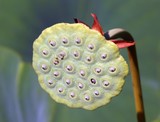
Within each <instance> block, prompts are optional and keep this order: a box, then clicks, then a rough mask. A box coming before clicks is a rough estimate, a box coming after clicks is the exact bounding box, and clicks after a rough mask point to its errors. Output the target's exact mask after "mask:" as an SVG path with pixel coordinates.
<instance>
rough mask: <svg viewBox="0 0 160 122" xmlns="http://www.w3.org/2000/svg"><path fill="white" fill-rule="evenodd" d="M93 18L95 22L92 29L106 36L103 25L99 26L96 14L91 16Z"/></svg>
mask: <svg viewBox="0 0 160 122" xmlns="http://www.w3.org/2000/svg"><path fill="white" fill-rule="evenodd" d="M91 16H92V17H93V19H94V21H93V25H92V29H94V30H97V31H98V32H100V33H101V34H102V35H103V34H104V32H103V30H102V27H101V25H100V24H99V21H98V18H97V16H96V15H95V14H93V13H92V14H91Z"/></svg>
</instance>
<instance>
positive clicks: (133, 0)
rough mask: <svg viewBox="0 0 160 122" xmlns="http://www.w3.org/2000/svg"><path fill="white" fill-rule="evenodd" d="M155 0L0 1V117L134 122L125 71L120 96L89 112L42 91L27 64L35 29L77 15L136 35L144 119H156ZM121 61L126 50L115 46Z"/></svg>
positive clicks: (159, 63)
mask: <svg viewBox="0 0 160 122" xmlns="http://www.w3.org/2000/svg"><path fill="white" fill-rule="evenodd" d="M159 12H160V1H159V0H99V1H97V0H92V1H91V0H0V122H75V121H76V122H87V121H88V122H128V121H130V122H136V121H137V120H136V112H135V106H134V98H133V90H132V81H131V76H130V74H129V75H128V76H127V78H126V83H125V85H124V87H123V90H122V92H121V94H120V95H118V96H117V97H114V98H113V99H112V101H111V102H110V103H109V104H108V105H106V106H103V107H101V108H98V109H97V110H95V111H86V110H82V109H71V108H68V107H67V106H65V105H62V104H58V103H56V102H54V101H53V100H52V99H51V98H50V96H49V95H48V94H47V93H46V92H44V91H43V90H42V89H41V87H40V85H39V84H38V81H37V76H36V74H35V73H34V71H33V68H32V66H31V62H32V43H33V41H34V40H35V39H36V38H37V37H38V36H39V34H40V33H41V31H42V30H43V29H45V28H46V27H48V26H51V25H53V24H56V23H59V22H68V23H73V22H74V21H73V18H75V17H77V18H79V19H81V20H82V21H84V22H86V23H87V24H88V25H92V22H93V20H92V18H91V16H90V13H95V14H97V16H98V18H99V21H100V23H101V25H102V27H103V30H104V31H107V30H109V29H112V28H116V27H120V28H124V29H126V30H128V31H129V32H130V33H131V34H132V35H133V37H134V38H135V40H136V47H137V53H138V60H139V67H140V73H141V81H142V82H141V83H142V90H143V98H144V106H145V114H146V120H147V122H160V38H159V37H160V14H159ZM121 53H122V55H123V56H124V58H125V59H126V60H128V57H127V51H126V49H123V50H121Z"/></svg>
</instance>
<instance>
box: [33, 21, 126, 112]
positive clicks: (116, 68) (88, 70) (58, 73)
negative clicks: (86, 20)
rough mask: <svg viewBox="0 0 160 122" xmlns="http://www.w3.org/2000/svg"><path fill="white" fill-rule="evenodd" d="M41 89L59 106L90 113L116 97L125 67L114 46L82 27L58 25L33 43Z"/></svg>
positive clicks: (78, 24)
mask: <svg viewBox="0 0 160 122" xmlns="http://www.w3.org/2000/svg"><path fill="white" fill-rule="evenodd" d="M33 68H34V70H35V72H36V73H37V75H38V80H39V83H40V85H41V87H42V88H43V89H44V90H45V91H46V92H47V93H49V95H50V96H51V97H52V98H53V99H54V100H55V101H56V102H59V103H63V104H66V105H68V106H69V107H74V108H84V109H87V110H93V109H96V108H97V107H100V106H102V105H105V104H107V103H109V102H110V100H111V98H112V97H114V96H116V95H118V94H119V93H120V91H121V89H122V86H123V84H124V77H125V76H126V75H127V73H128V65H127V63H126V61H125V60H124V59H123V57H122V56H121V55H120V53H119V48H118V46H117V45H116V44H114V43H113V42H111V41H108V40H106V39H105V37H104V36H103V35H102V34H101V33H100V32H98V31H97V30H94V29H90V28H89V27H88V26H86V25H84V24H82V23H74V24H69V23H59V24H55V25H53V26H51V27H49V28H47V29H45V30H44V31H43V32H42V34H41V35H40V36H39V37H38V38H37V39H36V40H35V41H34V43H33Z"/></svg>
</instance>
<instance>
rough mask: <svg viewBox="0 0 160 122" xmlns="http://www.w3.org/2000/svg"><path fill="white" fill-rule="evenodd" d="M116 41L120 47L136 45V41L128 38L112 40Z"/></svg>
mask: <svg viewBox="0 0 160 122" xmlns="http://www.w3.org/2000/svg"><path fill="white" fill-rule="evenodd" d="M110 41H112V42H114V43H115V44H116V45H117V46H118V47H119V48H126V47H130V46H133V45H135V41H132V42H129V41H126V40H110Z"/></svg>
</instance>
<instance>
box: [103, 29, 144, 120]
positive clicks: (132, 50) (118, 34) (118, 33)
mask: <svg viewBox="0 0 160 122" xmlns="http://www.w3.org/2000/svg"><path fill="white" fill-rule="evenodd" d="M104 36H105V38H106V39H119V38H121V39H123V40H124V41H125V42H126V43H130V44H131V43H132V44H133V45H132V46H128V45H126V43H125V42H124V45H125V46H126V47H128V48H127V49H128V57H129V63H130V71H131V76H132V84H133V92H134V99H135V106H136V113H137V120H138V122H145V121H146V120H145V112H144V105H143V98H142V89H141V81H140V73H139V68H138V60H137V53H136V46H135V43H133V42H134V39H133V37H132V35H131V34H130V33H129V32H127V31H125V30H124V29H122V28H115V29H111V30H109V31H108V32H106V33H105V34H104ZM115 42H116V41H115ZM122 43H123V42H122ZM125 46H123V47H125Z"/></svg>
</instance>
